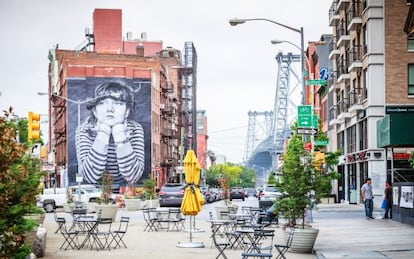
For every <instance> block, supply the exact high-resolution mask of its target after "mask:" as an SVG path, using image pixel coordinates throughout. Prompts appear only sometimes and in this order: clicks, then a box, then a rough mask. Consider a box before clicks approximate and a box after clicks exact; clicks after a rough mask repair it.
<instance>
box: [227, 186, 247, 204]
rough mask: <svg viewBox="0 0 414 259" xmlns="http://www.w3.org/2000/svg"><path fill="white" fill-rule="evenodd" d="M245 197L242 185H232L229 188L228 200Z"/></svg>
mask: <svg viewBox="0 0 414 259" xmlns="http://www.w3.org/2000/svg"><path fill="white" fill-rule="evenodd" d="M245 198H246V193H245V191H244V188H243V187H232V188H231V189H230V200H233V199H242V200H243V201H244V199H245Z"/></svg>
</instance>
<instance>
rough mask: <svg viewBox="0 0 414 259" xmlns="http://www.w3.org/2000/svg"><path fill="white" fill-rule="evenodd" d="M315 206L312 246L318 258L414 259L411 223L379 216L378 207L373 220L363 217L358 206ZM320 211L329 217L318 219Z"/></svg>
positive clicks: (362, 209)
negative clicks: (317, 234) (315, 234)
mask: <svg viewBox="0 0 414 259" xmlns="http://www.w3.org/2000/svg"><path fill="white" fill-rule="evenodd" d="M318 207H319V210H318V211H317V212H316V214H317V215H316V220H315V223H314V224H313V226H314V227H316V228H319V229H320V232H319V236H318V239H317V240H316V244H315V246H314V249H315V250H316V254H317V257H318V258H319V259H337V258H353V259H354V258H356V259H358V258H365V259H367V258H370V259H374V258H375V259H379V258H398V259H400V258H407V259H408V258H414V238H413V237H414V227H413V226H411V225H407V224H402V223H399V222H397V221H393V220H384V219H382V215H381V213H382V210H375V211H374V217H375V218H376V219H374V220H367V219H365V216H364V208H363V206H360V205H348V204H331V205H318ZM322 214H325V215H327V214H332V217H329V218H327V217H326V216H325V217H323V219H318V215H322ZM347 214H348V215H349V214H353V215H356V217H355V216H354V217H350V216H347Z"/></svg>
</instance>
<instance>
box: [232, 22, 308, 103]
mask: <svg viewBox="0 0 414 259" xmlns="http://www.w3.org/2000/svg"><path fill="white" fill-rule="evenodd" d="M248 21H266V22H270V23H273V24H276V25H279V26H281V27H284V28H286V29H289V30H291V31H294V32H297V33H299V34H300V58H301V70H302V79H303V78H304V74H303V73H304V71H305V65H304V62H305V54H304V53H305V44H304V34H303V27H300V28H299V29H297V28H293V27H290V26H288V25H286V24H283V23H279V22H276V21H273V20H270V19H266V18H251V19H240V18H233V19H230V20H229V23H230V25H231V26H236V25H239V24H243V23H245V22H248ZM305 100H306V98H305V80H302V104H305Z"/></svg>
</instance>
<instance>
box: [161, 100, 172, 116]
mask: <svg viewBox="0 0 414 259" xmlns="http://www.w3.org/2000/svg"><path fill="white" fill-rule="evenodd" d="M160 110H161V113H162V114H167V115H172V114H175V109H174V108H173V106H172V105H171V104H168V103H160Z"/></svg>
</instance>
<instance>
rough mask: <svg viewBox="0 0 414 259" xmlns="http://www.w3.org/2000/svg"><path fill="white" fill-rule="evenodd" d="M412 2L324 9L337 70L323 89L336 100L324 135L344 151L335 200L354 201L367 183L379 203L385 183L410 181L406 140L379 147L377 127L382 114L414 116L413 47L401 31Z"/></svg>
mask: <svg viewBox="0 0 414 259" xmlns="http://www.w3.org/2000/svg"><path fill="white" fill-rule="evenodd" d="M410 2H411V1H405V0H396V1H384V0H339V1H333V2H332V5H331V8H330V10H329V20H330V26H332V28H333V38H332V42H331V44H330V46H331V50H330V54H329V57H330V59H331V61H332V64H333V70H334V73H333V75H332V80H330V84H329V85H328V87H329V92H330V93H332V95H333V104H332V105H331V106H330V107H329V110H330V115H329V116H330V121H329V125H330V130H331V131H330V134H329V135H330V137H331V138H330V149H331V150H342V151H343V156H342V157H341V160H340V164H339V166H338V172H339V173H341V179H340V180H339V183H338V192H339V195H338V198H339V199H340V200H345V201H349V202H350V203H359V202H360V197H359V188H360V186H361V185H362V184H363V182H364V179H366V178H367V177H371V178H372V179H373V188H374V195H376V196H379V197H381V196H382V195H383V187H384V182H385V181H386V180H387V179H388V180H392V181H394V182H397V181H406V180H409V179H411V180H412V179H414V178H412V177H413V173H412V170H410V169H409V168H407V158H408V157H409V155H408V156H407V154H409V152H410V149H409V147H410V144H409V141H408V142H407V141H406V140H404V141H402V142H401V141H400V142H398V143H386V144H384V145H382V144H380V143H381V142H383V140H384V138H387V137H390V135H389V132H385V133H384V135H383V133H381V130H384V128H382V127H381V126H378V125H377V124H378V121H381V120H383V118H386V117H387V116H391V117H393V116H394V118H396V117H397V116H402V117H404V118H405V120H406V122H407V123H409V122H408V121H412V118H413V117H412V116H413V112H412V111H411V110H412V109H413V108H414V88H413V86H412V82H414V81H413V79H412V78H414V65H413V64H414V52H413V50H414V47H413V46H414V45H413V42H414V41H413V38H412V35H410V34H407V33H406V32H404V27H409V26H406V21H407V19H410V18H409V16H410V15H409V9H410ZM411 19H412V18H411ZM413 110H414V109H413ZM396 121H397V120H394V122H396ZM409 125H411V124H406V126H405V127H404V126H402V125H397V124H394V129H396V128H397V127H399V134H400V135H406V134H410V133H409V130H408V128H409V127H407V126H409ZM391 139H392V135H391ZM413 143H414V141H413V142H412V143H411V145H412V144H413ZM394 147H397V148H396V149H394ZM391 164H394V165H395V166H396V167H399V168H400V169H402V170H396V169H397V168H396V167H394V168H393V166H392V165H391ZM397 171H398V172H397ZM397 174H398V175H399V176H400V177H397ZM394 176H395V177H394ZM404 179H405V180H404ZM378 199H380V198H378ZM377 205H378V204H377Z"/></svg>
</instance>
